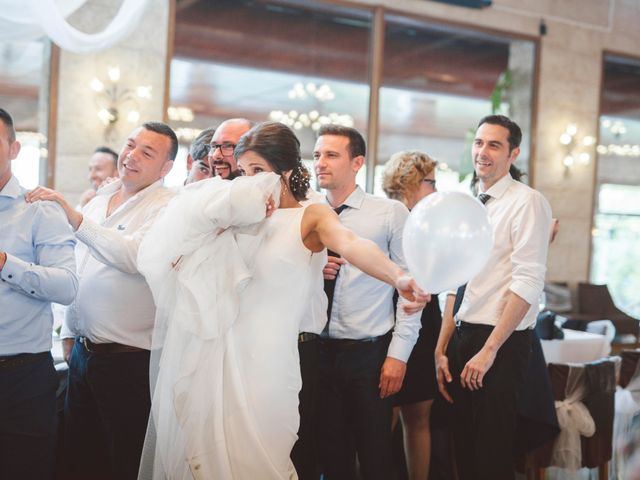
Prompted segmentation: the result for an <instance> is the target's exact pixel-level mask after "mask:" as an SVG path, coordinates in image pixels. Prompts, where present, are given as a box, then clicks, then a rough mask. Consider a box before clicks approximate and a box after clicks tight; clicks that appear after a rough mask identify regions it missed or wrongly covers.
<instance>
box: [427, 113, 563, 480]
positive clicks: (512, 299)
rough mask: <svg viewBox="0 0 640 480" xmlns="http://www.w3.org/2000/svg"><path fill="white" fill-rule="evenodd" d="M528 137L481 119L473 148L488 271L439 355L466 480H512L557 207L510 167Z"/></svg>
mask: <svg viewBox="0 0 640 480" xmlns="http://www.w3.org/2000/svg"><path fill="white" fill-rule="evenodd" d="M521 139H522V132H521V130H520V127H519V126H518V125H517V124H516V123H515V122H513V121H512V120H510V119H508V118H507V117H504V116H502V115H491V116H488V117H485V118H483V119H482V120H480V123H479V124H478V129H477V131H476V134H475V139H474V142H473V147H472V152H471V153H472V160H473V166H474V169H475V172H476V174H477V176H478V179H479V182H478V192H479V195H478V198H479V199H480V201H482V202H483V203H484V204H485V206H486V208H487V213H488V215H489V221H490V223H491V225H492V227H493V233H494V246H493V249H492V250H491V253H490V256H489V260H488V261H487V264H486V265H485V267H484V268H483V269H482V271H480V272H479V273H478V274H477V275H476V276H474V277H473V278H472V279H471V280H470V281H469V282H468V283H467V285H465V286H463V287H461V288H459V289H458V292H457V294H456V295H455V297H454V296H453V295H449V296H448V298H447V305H446V307H445V312H444V317H443V321H442V327H441V331H440V337H439V339H438V344H437V346H436V350H435V360H436V372H437V378H438V385H439V389H440V392H441V393H442V395H443V396H444V397H445V398H446V399H447V400H449V401H450V402H453V408H454V412H455V415H454V444H455V445H454V447H455V457H456V466H457V470H458V474H459V477H460V479H461V480H467V479H473V480H496V479H499V480H508V479H513V478H514V475H515V474H514V463H513V457H514V456H513V448H514V445H515V443H516V442H515V426H516V406H517V398H518V391H519V388H520V386H521V384H522V382H523V379H524V375H525V372H526V369H527V365H528V360H529V354H530V349H531V338H530V335H531V329H532V328H533V327H534V326H535V323H536V316H537V313H538V298H539V296H540V293H541V292H542V288H543V286H544V275H545V271H546V259H547V248H548V244H549V231H550V228H551V209H550V207H549V204H548V202H547V201H546V200H545V198H544V197H543V196H542V195H541V194H540V193H539V192H537V191H536V190H533V189H532V188H530V187H528V186H526V185H525V184H523V183H520V182H517V181H515V180H514V179H513V178H512V177H511V175H510V174H509V167H510V166H511V164H512V163H513V162H514V161H515V160H516V158H517V157H518V154H519V153H520V148H519V147H520V141H521Z"/></svg>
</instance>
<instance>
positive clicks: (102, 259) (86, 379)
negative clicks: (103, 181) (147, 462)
mask: <svg viewBox="0 0 640 480" xmlns="http://www.w3.org/2000/svg"><path fill="white" fill-rule="evenodd" d="M177 150H178V139H177V138H176V135H175V133H174V132H173V130H171V128H169V127H168V126H167V125H165V124H162V123H157V122H149V123H145V124H144V125H142V126H141V127H139V128H137V129H136V130H134V131H133V132H132V133H131V134H130V135H129V137H128V138H127V141H126V143H125V145H124V147H123V149H122V152H121V153H120V156H119V159H118V171H119V174H120V179H119V180H117V181H115V182H113V183H111V184H109V185H106V186H105V187H103V188H101V189H100V190H99V191H98V192H97V195H96V197H95V198H94V200H93V201H91V202H90V203H89V204H87V206H86V207H85V208H84V210H83V211H82V213H80V212H77V211H76V210H74V209H73V208H72V207H71V205H69V203H68V202H67V201H65V200H64V198H62V197H61V196H60V194H58V193H57V192H54V191H51V190H48V189H44V188H42V187H39V188H38V189H36V190H34V191H33V192H32V194H31V198H30V199H31V200H32V201H33V200H38V199H45V200H54V201H57V202H59V203H60V204H61V205H62V207H63V209H64V211H65V213H66V214H67V218H68V221H69V224H70V225H71V227H72V228H73V230H74V231H75V236H76V238H77V239H78V240H79V244H78V247H77V248H76V262H77V265H78V275H79V278H80V285H79V288H78V294H77V296H76V300H75V302H74V304H73V305H72V306H71V307H70V308H69V310H68V312H67V317H66V319H65V323H64V325H63V331H62V337H63V338H64V339H65V340H64V344H65V358H66V359H67V361H68V363H69V385H68V390H67V397H66V400H65V425H64V433H65V444H64V452H65V455H66V456H67V461H66V462H65V463H66V464H67V465H66V468H67V469H68V472H67V476H66V478H72V479H75V478H78V479H79V478H83V479H86V478H91V479H102V478H110V479H113V480H116V479H117V480H127V479H135V478H137V474H138V465H139V461H140V454H141V452H142V445H143V442H144V437H145V432H146V427H147V419H148V416H149V408H150V403H151V398H150V392H149V350H150V347H151V335H152V331H153V324H154V319H155V305H154V302H153V298H152V295H151V291H150V290H149V287H148V285H147V283H146V281H145V279H144V277H143V276H142V275H141V274H140V273H139V272H138V269H137V265H136V259H137V255H138V246H139V244H140V242H141V240H142V238H143V236H144V234H145V232H146V231H147V230H148V229H149V227H150V226H151V223H152V222H153V220H154V219H155V217H156V216H157V214H158V213H159V212H160V210H161V209H162V208H163V207H164V206H165V205H166V204H167V203H168V201H169V200H170V199H171V197H172V196H173V195H174V194H173V193H172V192H171V191H170V190H168V189H166V188H165V187H163V185H162V179H163V177H164V176H165V175H166V174H167V173H169V171H170V170H171V167H172V166H173V160H174V159H175V156H176V152H177ZM70 352H71V353H70ZM69 355H70V357H69Z"/></svg>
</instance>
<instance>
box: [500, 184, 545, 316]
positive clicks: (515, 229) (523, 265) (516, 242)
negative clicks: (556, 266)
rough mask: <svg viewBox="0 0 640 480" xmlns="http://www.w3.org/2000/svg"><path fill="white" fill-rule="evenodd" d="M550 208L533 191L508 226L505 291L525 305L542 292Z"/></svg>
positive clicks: (536, 299)
mask: <svg viewBox="0 0 640 480" xmlns="http://www.w3.org/2000/svg"><path fill="white" fill-rule="evenodd" d="M550 229H551V207H550V206H549V203H548V202H547V201H546V200H545V198H544V197H543V196H542V195H540V194H539V193H538V192H536V191H532V195H531V197H530V198H529V199H528V201H527V202H525V203H524V204H523V206H522V207H521V208H520V209H519V211H518V214H517V216H516V218H515V221H514V222H513V224H512V229H511V237H512V242H513V253H512V254H511V263H512V268H513V270H512V277H511V285H510V286H509V289H510V290H511V291H512V292H513V293H515V294H517V295H518V296H520V297H522V298H523V299H524V300H525V301H526V302H527V303H528V304H530V305H533V304H536V303H537V302H538V299H539V297H540V294H541V292H542V289H543V288H544V277H545V273H546V263H547V251H548V248H549V231H550Z"/></svg>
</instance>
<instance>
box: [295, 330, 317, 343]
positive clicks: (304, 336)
mask: <svg viewBox="0 0 640 480" xmlns="http://www.w3.org/2000/svg"><path fill="white" fill-rule="evenodd" d="M319 336H320V335H318V334H317V333H311V332H300V333H299V334H298V343H304V342H310V341H311V340H316V339H317V338H318V337H319Z"/></svg>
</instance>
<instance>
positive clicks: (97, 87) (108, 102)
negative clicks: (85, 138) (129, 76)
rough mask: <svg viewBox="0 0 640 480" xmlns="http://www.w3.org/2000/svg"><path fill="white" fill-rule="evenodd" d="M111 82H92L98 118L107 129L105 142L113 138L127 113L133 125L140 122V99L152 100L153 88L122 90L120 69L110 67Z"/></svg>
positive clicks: (141, 87)
mask: <svg viewBox="0 0 640 480" xmlns="http://www.w3.org/2000/svg"><path fill="white" fill-rule="evenodd" d="M107 76H108V78H109V81H108V82H107V83H106V84H105V83H104V82H102V81H101V80H100V79H99V78H97V77H94V78H93V80H91V83H90V86H91V89H92V90H93V91H94V92H96V97H95V101H96V106H97V108H98V112H97V115H98V118H99V119H100V121H101V122H102V123H103V124H104V126H105V127H106V129H105V134H104V136H105V140H113V138H111V137H112V136H113V133H114V127H115V124H116V123H117V122H118V120H120V117H121V115H122V114H123V113H125V112H126V118H127V120H128V121H129V122H131V123H136V122H138V121H139V120H140V112H139V111H138V108H139V105H138V99H140V98H144V99H147V100H149V99H151V86H149V85H147V86H144V85H140V86H138V87H136V88H135V89H131V88H122V86H121V85H120V67H118V66H115V67H109V68H108V69H107Z"/></svg>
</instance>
